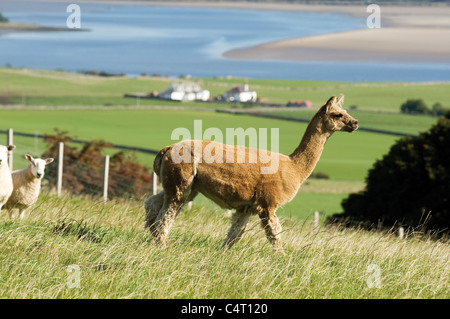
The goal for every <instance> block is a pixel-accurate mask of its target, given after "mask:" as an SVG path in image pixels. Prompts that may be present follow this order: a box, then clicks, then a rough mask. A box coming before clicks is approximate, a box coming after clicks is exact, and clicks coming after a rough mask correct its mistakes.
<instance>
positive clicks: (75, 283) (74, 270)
mask: <svg viewBox="0 0 450 319" xmlns="http://www.w3.org/2000/svg"><path fill="white" fill-rule="evenodd" d="M66 271H67V273H68V274H69V276H68V278H67V281H66V285H67V288H69V289H72V288H80V287H81V284H80V281H81V277H80V274H81V269H80V266H78V265H75V264H74V265H69V266H67V267H66Z"/></svg>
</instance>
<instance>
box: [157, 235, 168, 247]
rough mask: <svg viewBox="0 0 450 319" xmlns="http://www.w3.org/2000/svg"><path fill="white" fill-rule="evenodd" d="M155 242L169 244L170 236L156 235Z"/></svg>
mask: <svg viewBox="0 0 450 319" xmlns="http://www.w3.org/2000/svg"><path fill="white" fill-rule="evenodd" d="M155 243H156V244H162V245H164V246H166V245H168V244H169V236H159V237H155Z"/></svg>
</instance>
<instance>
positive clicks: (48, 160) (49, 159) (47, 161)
mask: <svg viewBox="0 0 450 319" xmlns="http://www.w3.org/2000/svg"><path fill="white" fill-rule="evenodd" d="M53 161H54V159H53V158H51V157H50V158H47V159H46V160H45V165H48V164H50V163H52V162H53Z"/></svg>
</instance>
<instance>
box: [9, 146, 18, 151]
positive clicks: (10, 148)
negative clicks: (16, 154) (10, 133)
mask: <svg viewBox="0 0 450 319" xmlns="http://www.w3.org/2000/svg"><path fill="white" fill-rule="evenodd" d="M15 148H16V146H15V145H8V151H12V150H13V149H15Z"/></svg>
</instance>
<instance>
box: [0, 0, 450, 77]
mask: <svg viewBox="0 0 450 319" xmlns="http://www.w3.org/2000/svg"><path fill="white" fill-rule="evenodd" d="M68 4H69V3H55V2H48V3H46V2H22V1H2V2H1V3H0V11H1V12H2V13H3V15H4V16H6V17H8V18H9V19H10V21H11V22H21V23H31V24H38V25H46V26H55V27H66V19H67V17H68V16H69V14H70V13H67V12H66V7H67V5H68ZM80 7H81V26H82V28H86V29H90V30H91V31H89V32H20V33H8V34H4V35H0V65H3V66H4V65H12V66H13V67H27V68H39V69H63V70H67V71H73V72H76V71H80V70H97V71H106V72H111V73H126V74H128V75H130V76H135V75H139V74H141V73H146V74H160V75H166V76H179V75H187V74H190V75H192V76H194V77H217V76H227V75H232V76H235V77H248V78H278V79H315V80H337V81H449V80H450V65H447V64H431V63H430V64H386V63H383V64H380V63H373V64H372V63H343V62H293V61H289V62H285V61H255V60H237V59H229V58H224V57H223V56H222V54H223V53H224V52H225V51H227V50H230V49H233V48H239V47H246V46H251V45H256V44H261V43H265V42H269V41H275V40H281V39H287V38H293V37H299V36H308V35H316V34H325V33H331V32H339V31H346V30H355V29H361V28H364V27H365V19H361V18H355V17H351V16H347V15H341V14H321V13H302V12H278V11H262V10H233V9H212V8H185V7H165V6H138V5H109V4H93V3H80Z"/></svg>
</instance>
